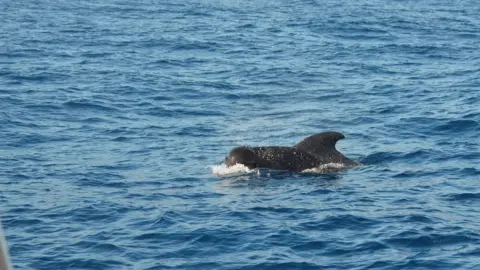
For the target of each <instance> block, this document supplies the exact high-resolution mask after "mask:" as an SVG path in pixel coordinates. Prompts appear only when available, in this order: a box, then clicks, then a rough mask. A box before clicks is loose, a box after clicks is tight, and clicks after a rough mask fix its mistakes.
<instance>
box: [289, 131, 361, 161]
mask: <svg viewBox="0 0 480 270" xmlns="http://www.w3.org/2000/svg"><path fill="white" fill-rule="evenodd" d="M344 138H345V136H344V135H343V134H342V133H340V132H335V131H328V132H322V133H318V134H314V135H312V136H310V137H307V138H305V139H303V140H302V141H301V142H299V143H298V144H297V145H295V146H294V147H295V148H297V149H300V150H302V151H305V152H307V153H309V154H310V155H312V156H314V157H315V158H316V159H317V160H318V161H319V163H320V164H327V163H341V164H345V165H355V164H357V163H356V162H354V161H352V160H350V159H348V158H347V157H345V156H344V155H342V154H341V153H340V152H338V151H337V149H336V148H335V144H336V143H337V141H339V140H341V139H344Z"/></svg>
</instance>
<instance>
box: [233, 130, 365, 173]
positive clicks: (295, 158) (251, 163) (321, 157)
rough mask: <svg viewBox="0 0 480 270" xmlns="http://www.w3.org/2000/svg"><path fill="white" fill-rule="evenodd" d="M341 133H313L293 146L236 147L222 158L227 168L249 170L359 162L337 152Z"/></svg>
mask: <svg viewBox="0 0 480 270" xmlns="http://www.w3.org/2000/svg"><path fill="white" fill-rule="evenodd" d="M344 138H345V136H344V135H343V134H342V133H340V132H335V131H328V132H322V133H318V134H314V135H312V136H310V137H307V138H305V139H303V140H302V141H301V142H300V143H298V144H297V145H295V146H293V147H290V146H260V147H249V146H240V147H236V148H234V149H232V151H230V154H229V155H228V156H227V157H226V158H225V164H226V165H227V167H231V166H234V165H236V164H242V165H244V166H246V167H248V168H249V169H255V168H269V169H275V170H287V171H294V172H301V171H304V170H306V169H314V168H316V167H319V166H322V165H326V164H330V163H337V164H341V165H343V166H355V165H359V163H357V162H355V161H353V160H351V159H349V158H347V157H346V156H344V155H342V153H340V152H338V151H337V149H336V148H335V144H336V143H337V141H338V140H341V139H344Z"/></svg>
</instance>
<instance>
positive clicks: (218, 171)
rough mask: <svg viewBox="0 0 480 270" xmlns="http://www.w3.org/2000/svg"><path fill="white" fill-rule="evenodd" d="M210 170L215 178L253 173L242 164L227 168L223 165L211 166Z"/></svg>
mask: <svg viewBox="0 0 480 270" xmlns="http://www.w3.org/2000/svg"><path fill="white" fill-rule="evenodd" d="M211 168H212V173H213V174H214V175H217V176H224V175H232V174H242V173H250V172H253V171H255V170H250V169H249V168H248V167H246V166H244V165H243V164H235V165H233V166H231V167H227V165H226V164H225V163H222V164H220V165H213V166H211Z"/></svg>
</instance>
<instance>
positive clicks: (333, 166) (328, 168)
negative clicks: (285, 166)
mask: <svg viewBox="0 0 480 270" xmlns="http://www.w3.org/2000/svg"><path fill="white" fill-rule="evenodd" d="M345 167H346V166H345V165H344V164H341V163H328V164H322V165H320V166H318V167H315V168H311V169H306V170H303V171H302V172H303V173H328V172H338V171H341V170H343V169H344V168H345Z"/></svg>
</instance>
